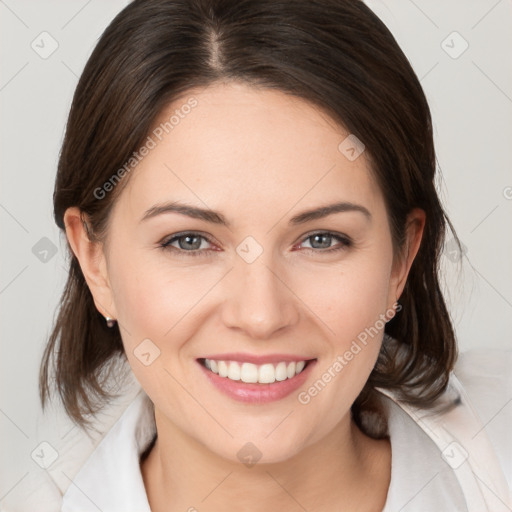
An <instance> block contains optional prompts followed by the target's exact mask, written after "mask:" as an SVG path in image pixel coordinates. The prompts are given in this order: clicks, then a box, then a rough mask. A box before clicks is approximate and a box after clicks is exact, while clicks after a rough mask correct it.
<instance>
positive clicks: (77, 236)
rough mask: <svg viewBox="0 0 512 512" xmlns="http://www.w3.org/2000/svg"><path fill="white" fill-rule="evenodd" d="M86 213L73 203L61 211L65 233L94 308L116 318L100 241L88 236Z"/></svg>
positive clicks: (88, 227)
mask: <svg viewBox="0 0 512 512" xmlns="http://www.w3.org/2000/svg"><path fill="white" fill-rule="evenodd" d="M87 222H88V220H87V215H85V214H84V213H83V212H81V211H80V209H79V208H77V207H71V208H68V209H67V210H66V212H65V213H64V224H65V226H66V237H67V239H68V242H69V245H70V246H71V249H72V251H73V254H74V255H75V256H76V258H77V259H78V262H79V263H80V268H81V269H82V273H83V275H84V277H85V280H86V282H87V285H88V286H89V290H90V291H91V294H92V296H93V299H94V304H95V305H96V309H97V310H98V311H99V312H100V313H101V314H102V315H103V316H108V317H110V318H114V319H115V318H117V313H116V309H115V305H114V301H113V294H112V289H111V286H110V282H109V279H108V272H107V264H106V263H107V262H106V258H105V254H104V251H103V244H102V243H100V242H97V241H96V242H93V241H91V240H90V239H89V235H88V231H89V232H90V230H91V228H90V224H87Z"/></svg>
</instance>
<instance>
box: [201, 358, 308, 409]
mask: <svg viewBox="0 0 512 512" xmlns="http://www.w3.org/2000/svg"><path fill="white" fill-rule="evenodd" d="M223 357H226V354H224V355H223ZM208 359H210V358H208ZM211 359H215V357H211ZM220 360H221V361H222V360H223V359H220ZM230 361H236V359H230ZM245 361H247V359H245ZM265 361H266V362H268V359H265ZM279 361H284V359H279ZM290 361H304V359H300V358H299V359H290ZM196 362H197V364H198V365H199V368H200V369H201V371H202V372H203V374H204V375H205V376H206V377H207V378H208V380H209V382H210V384H212V385H213V386H214V387H215V388H216V389H218V390H219V391H221V392H222V393H224V394H225V395H227V396H228V397H230V398H232V399H233V400H236V401H238V402H244V403H250V404H265V403H269V402H274V401H276V400H281V399H283V398H285V397H287V396H288V395H290V394H291V393H293V392H294V391H296V390H297V389H298V388H299V387H300V386H302V385H303V384H304V382H305V381H306V380H307V378H308V377H309V375H310V374H311V372H312V369H313V367H314V366H315V364H316V362H317V360H316V359H313V360H311V359H310V360H308V362H307V364H306V366H305V368H304V370H302V372H300V373H299V374H298V375H295V377H292V378H291V379H286V380H283V381H276V382H273V383H272V384H247V383H245V382H242V381H235V380H231V379H228V378H227V377H220V376H219V375H217V374H216V373H213V372H212V371H211V370H209V369H208V368H206V367H205V366H203V365H202V364H201V362H200V360H196ZM247 362H249V361H247ZM260 364H264V363H260Z"/></svg>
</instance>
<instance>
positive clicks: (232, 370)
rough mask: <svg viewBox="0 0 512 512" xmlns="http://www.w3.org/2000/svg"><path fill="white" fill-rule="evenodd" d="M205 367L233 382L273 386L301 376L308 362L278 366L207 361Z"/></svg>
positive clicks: (283, 363) (280, 364)
mask: <svg viewBox="0 0 512 512" xmlns="http://www.w3.org/2000/svg"><path fill="white" fill-rule="evenodd" d="M204 365H205V366H206V368H209V369H210V370H211V371H212V372H214V373H217V374H218V375H219V376H221V377H227V378H228V379H231V380H241V381H242V382H247V383H256V382H258V383H260V384H271V383H272V382H275V381H276V380H277V381H281V380H286V379H291V378H292V377H294V376H295V375H297V374H299V373H300V372H301V371H302V370H303V369H304V366H306V361H298V362H291V363H286V362H281V363H278V364H277V365H275V366H274V365H273V364H270V363H268V364H262V365H256V364H252V363H241V364H240V363H238V362H237V361H215V360H214V359H205V360H204Z"/></svg>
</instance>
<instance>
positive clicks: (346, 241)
mask: <svg viewBox="0 0 512 512" xmlns="http://www.w3.org/2000/svg"><path fill="white" fill-rule="evenodd" d="M190 235H192V236H199V237H201V238H204V239H205V240H206V241H207V242H209V243H210V244H213V242H212V241H211V240H210V238H209V237H207V236H205V235H203V234H201V233H197V232H194V231H185V232H183V233H177V234H176V235H174V236H172V237H171V238H169V239H168V240H166V241H165V242H161V243H160V244H159V247H160V248H161V249H164V250H168V251H171V252H174V253H175V254H176V255H177V256H179V257H187V256H204V255H205V254H204V253H205V251H208V250H209V249H194V250H192V251H186V250H184V249H178V248H177V247H173V246H171V245H170V244H171V243H173V242H175V241H176V240H179V239H180V238H183V237H186V236H190ZM316 235H327V236H329V237H331V238H335V239H336V240H338V241H339V242H341V245H338V246H335V247H333V248H330V249H313V248H308V247H306V250H307V251H308V252H315V253H320V254H325V253H329V254H332V253H335V252H337V251H341V250H344V249H347V248H348V247H350V246H351V245H352V240H350V238H349V237H347V236H345V235H337V234H336V233H331V232H330V231H317V232H315V233H310V234H308V235H307V236H305V237H304V238H303V239H302V240H301V242H300V243H299V245H300V244H302V243H304V242H305V241H306V240H308V239H309V238H312V237H314V236H316ZM210 250H211V249H210Z"/></svg>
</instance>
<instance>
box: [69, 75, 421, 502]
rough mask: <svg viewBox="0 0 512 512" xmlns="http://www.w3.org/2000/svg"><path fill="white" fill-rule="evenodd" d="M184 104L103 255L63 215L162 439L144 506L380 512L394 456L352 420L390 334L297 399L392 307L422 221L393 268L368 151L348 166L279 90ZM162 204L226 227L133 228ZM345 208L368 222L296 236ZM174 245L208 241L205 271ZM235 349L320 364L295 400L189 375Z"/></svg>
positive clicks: (238, 91)
mask: <svg viewBox="0 0 512 512" xmlns="http://www.w3.org/2000/svg"><path fill="white" fill-rule="evenodd" d="M192 93H193V95H194V96H195V98H196V99H197V100H198V106H197V107H195V108H194V109H193V110H192V111H191V112H190V114H188V115H187V116H184V118H183V119H180V122H179V124H178V125H176V126H175V127H174V129H173V130H172V131H170V132H169V134H168V135H167V136H165V137H164V138H163V139H162V140H161V141H160V142H159V143H158V144H157V146H156V147H155V148H154V149H152V150H151V151H150V153H149V154H148V155H147V156H146V157H145V158H144V159H143V160H142V161H141V162H140V163H139V164H138V166H137V167H136V169H135V170H133V171H132V173H133V174H132V175H131V178H130V182H129V183H128V185H127V187H126V188H125V189H124V190H123V192H122V194H121V196H120V197H119V199H118V201H117V202H116V203H115V205H114V208H113V211H112V214H111V218H110V225H109V231H108V235H107V241H106V242H107V243H106V245H102V244H93V243H91V242H90V241H89V240H88V238H87V236H86V233H85V230H84V227H83V225H82V223H81V222H80V219H79V211H78V209H77V208H74V207H73V208H70V209H68V210H67V211H66V214H65V223H66V233H67V237H68V240H69V242H70V245H71V248H72V250H73V252H74V254H75V255H76V256H77V258H78V259H79V261H80V265H81V268H82V270H83V272H84V275H85V277H86V280H87V283H88V285H89V287H90V290H91V292H92V294H93V297H94V301H95V304H96V307H97V308H98V310H99V311H100V312H101V313H102V314H104V315H105V316H107V315H108V316H110V317H113V318H115V319H117V320H118V322H119V325H120V328H121V334H122V339H123V343H124V346H125V349H126V355H127V357H128V361H129V363H130V365H131V368H132V370H133V372H134V374H135V376H136V378H137V379H138V381H139V382H140V384H141V386H142V387H143V388H144V390H145V391H146V393H147V394H148V395H149V397H150V398H151V400H152V401H153V403H154V404H155V419H156V425H157V431H158V440H157V442H156V444H155V446H154V448H153V450H152V451H151V453H150V455H149V457H148V459H147V460H146V461H145V462H144V463H143V464H142V467H141V471H142V475H143V478H144V483H145V486H146V490H147V494H148V498H149V501H150V505H151V508H152V510H153V511H156V512H160V511H164V510H165V511H174V510H181V511H183V510H189V508H190V507H197V509H198V510H201V511H221V510H228V509H230V506H232V504H233V503H236V505H237V508H239V509H241V510H250V511H254V512H259V511H268V510H280V509H283V510H289V511H292V510H297V511H299V510H303V509H306V510H308V511H330V510H340V506H343V510H346V511H366V510H368V511H370V510H372V511H375V510H381V508H382V507H383V506H384V503H385V500H386V495H387V490H388V487H389V481H390V472H391V447H390V444H389V441H388V440H386V439H385V440H374V439H371V438H370V437H368V436H366V435H365V434H364V433H362V432H361V431H360V430H359V429H358V428H357V426H356V425H355V424H354V423H353V421H352V420H351V418H350V407H351V405H352V403H353V402H354V400H355V399H356V397H357V396H358V394H359V393H360V391H361V389H362V388H363V386H364V384H365V382H366V381H367V379H368V376H369V374H370V372H371V370H372V367H373V366H374V363H375V361H376V358H377V355H378V353H379V350H380V347H381V343H382V335H383V329H382V330H380V332H379V334H378V335H377V336H375V337H374V338H373V339H371V341H370V342H369V343H368V344H367V345H366V346H365V347H364V349H363V350H361V351H360V352H359V353H358V354H357V355H356V356H354V358H353V359H352V360H351V361H350V362H349V364H347V365H346V366H345V367H344V368H343V371H342V372H340V373H339V374H338V375H337V376H336V377H335V378H334V379H332V380H331V382H330V383H329V384H328V385H327V386H326V387H325V388H324V389H323V390H322V391H321V393H319V394H318V395H317V396H315V397H314V398H312V399H311V401H310V402H309V403H308V404H307V405H303V404H301V403H299V401H298V399H297V395H298V392H300V391H304V390H307V388H308V387H310V386H311V384H312V383H313V382H315V381H316V380H317V379H319V378H320V377H321V375H322V374H323V373H324V372H325V371H326V370H327V369H328V368H329V367H330V366H332V363H333V362H334V361H335V360H336V357H337V356H338V355H340V354H343V353H344V352H345V351H346V350H348V349H349V348H350V345H351V342H352V341H353V340H354V339H356V338H357V336H358V334H359V333H361V332H362V331H364V329H365V328H367V327H369V326H373V325H374V324H375V322H376V320H377V319H378V318H379V315H381V314H384V313H385V312H386V310H388V309H390V308H392V306H393V305H394V304H395V302H396V300H397V299H398V298H399V297H400V294H401V293H402V290H403V287H404V285H405V281H406V279H407V275H408V272H409V269H410V266H411V264H412V261H413V259H414V257H415V255H416V253H417V250H418V248H419V244H420V241H421V236H422V233H423V228H424V224H425V214H424V212H423V211H422V210H418V209H415V210H413V211H411V213H410V215H409V218H408V223H407V243H406V245H405V247H404V248H403V249H404V251H403V257H402V258H398V257H397V255H396V254H394V252H393V246H392V239H391V233H390V228H389V224H388V219H387V214H386V208H385V204H384V198H383V196H382V193H381V191H380V189H379V187H378V185H377V183H376V182H375V181H374V180H373V178H372V176H371V174H370V171H369V167H368V161H367V159H366V156H365V153H364V152H363V153H362V154H361V155H360V156H359V157H358V158H357V159H356V160H354V161H350V160H348V159H347V158H346V157H345V156H344V154H342V153H341V152H340V151H339V150H338V145H339V144H340V142H341V141H343V140H344V139H345V137H346V136H347V135H348V132H346V131H345V130H344V129H343V128H342V127H340V126H338V125H336V124H335V123H334V122H333V121H332V120H331V119H330V118H329V117H328V116H326V115H325V114H323V113H322V112H321V111H319V110H318V109H317V108H315V107H314V106H312V105H310V104H308V103H306V102H304V101H303V100H301V99H298V98H294V97H291V96H288V95H285V94H283V93H281V92H279V91H270V90H260V89H255V88H252V87H249V86H247V85H243V84H237V83H226V84H216V85H214V86H211V87H209V88H206V89H202V90H198V91H190V94H187V95H186V98H188V97H190V96H191V95H192ZM186 98H185V99H180V100H179V101H178V100H177V101H175V102H174V103H173V104H171V105H169V106H168V108H167V109H166V110H165V112H162V113H161V118H160V119H158V120H157V122H156V123H155V126H157V125H158V124H159V123H160V122H161V121H162V120H166V119H168V118H169V117H170V115H171V114H172V112H173V111H174V110H175V109H176V108H180V106H181V105H183V104H184V103H185V101H186ZM170 200H180V201H183V202H186V203H187V204H191V205H196V206H199V207H203V208H205V207H208V208H211V209H214V210H217V211H221V212H222V213H223V215H224V216H225V217H226V218H227V219H228V221H229V222H230V223H231V226H230V227H229V228H227V227H225V226H220V225H215V224H210V223H207V222H205V221H204V220H198V219H192V218H189V217H186V216H184V215H180V214H177V213H168V214H163V215H160V216H158V217H155V218H152V219H149V220H146V221H144V222H140V219H141V217H142V216H143V214H144V212H145V211H146V210H148V209H149V208H150V207H152V206H153V205H155V204H157V203H160V202H165V201H170ZM341 200H343V201H349V202H351V203H356V204H359V205H363V206H364V207H365V208H367V209H368V210H369V212H370V213H371V220H368V219H367V218H366V217H365V216H364V215H363V214H362V213H360V212H343V213H336V214H334V215H330V216H328V217H325V218H323V219H318V220H314V221H311V222H308V223H307V224H304V225H297V226H291V225H289V224H288V220H289V219H290V218H291V217H293V216H294V215H296V214H297V213H299V212H302V211H304V210H308V209H310V208H315V207H319V206H321V205H325V204H329V203H332V202H336V201H341ZM182 231H195V232H197V231H199V232H200V234H204V235H206V236H209V237H210V239H211V240H212V243H210V242H209V241H208V240H207V239H200V240H202V243H201V246H200V250H203V251H204V254H203V255H200V256H197V257H194V256H191V255H190V252H191V251H192V249H190V248H187V247H190V246H187V245H186V240H185V241H184V240H183V239H182V245H181V246H180V243H179V240H178V241H174V243H173V244H172V245H173V247H175V249H176V251H179V250H180V248H181V253H183V256H182V257H179V256H178V255H177V252H171V250H169V249H167V250H164V249H161V248H160V247H159V242H161V241H166V240H169V238H171V235H173V234H175V233H179V232H182ZM316 231H322V232H325V231H331V232H334V233H339V234H341V235H346V236H348V237H350V238H351V239H352V241H353V243H352V245H350V246H347V247H343V248H342V250H340V251H337V252H332V253H326V252H325V250H326V249H324V248H323V247H327V248H333V247H335V246H340V245H342V243H341V242H340V241H339V240H337V239H336V238H331V239H327V241H326V242H324V244H325V245H320V244H321V243H322V241H321V240H320V244H318V243H317V244H316V245H314V244H315V240H314V239H312V238H310V236H311V232H316ZM247 236H251V237H253V238H254V239H255V240H256V241H257V243H258V244H259V245H260V246H261V248H262V250H263V252H262V254H261V255H260V256H259V257H258V258H257V259H256V260H255V261H254V262H253V263H251V264H249V263H247V262H246V261H245V260H244V259H243V258H241V257H240V256H239V255H238V254H237V252H236V248H237V246H238V245H239V244H240V243H241V242H242V241H243V240H244V239H245V238H246V237H247ZM329 240H330V241H329ZM183 247H185V248H183ZM195 247H197V246H195ZM208 249H212V250H208ZM215 249H216V250H215ZM186 251H189V253H187V252H186ZM322 251H324V252H322ZM147 338H149V339H150V340H151V341H152V343H154V344H155V345H156V346H157V347H158V348H159V350H160V356H159V357H158V358H156V359H155V360H154V362H152V364H150V365H149V366H145V365H144V364H141V362H140V361H139V359H138V358H137V357H136V356H135V354H134V350H135V349H136V347H137V346H138V345H139V344H140V343H141V341H142V340H144V339H147ZM230 351H240V352H248V353H253V354H258V355H259V354H271V353H289V354H301V355H304V356H305V357H304V359H309V358H317V364H316V366H315V367H314V368H313V373H312V375H311V376H310V377H309V378H308V380H307V382H306V384H305V385H304V386H302V387H301V388H300V389H299V390H298V391H297V392H294V393H292V394H291V395H289V396H287V397H286V398H283V399H281V400H278V401H275V402H272V403H268V404H244V403H239V402H236V401H234V400H232V399H231V398H229V397H227V396H225V395H223V394H221V393H220V392H219V391H218V390H217V389H216V388H214V387H213V386H211V385H209V383H208V381H207V379H206V377H205V375H203V373H202V371H201V368H200V367H199V366H198V363H197V362H196V358H200V357H204V356H205V355H208V354H212V353H225V352H230ZM248 441H250V442H252V443H253V444H254V445H255V446H256V447H257V448H258V449H259V451H260V452H261V453H262V457H261V459H260V460H259V461H258V463H257V464H256V465H254V466H252V467H250V468H249V467H246V466H245V465H244V464H242V463H241V462H240V460H239V459H238V457H237V452H238V451H239V450H240V449H241V448H242V447H243V446H244V445H245V444H246V443H247V442H248ZM203 500H204V501H203ZM191 510H192V509H191Z"/></svg>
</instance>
